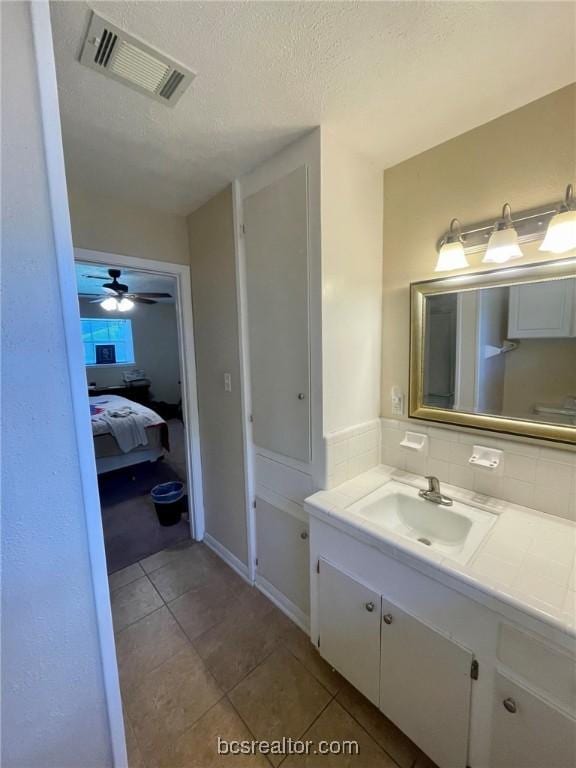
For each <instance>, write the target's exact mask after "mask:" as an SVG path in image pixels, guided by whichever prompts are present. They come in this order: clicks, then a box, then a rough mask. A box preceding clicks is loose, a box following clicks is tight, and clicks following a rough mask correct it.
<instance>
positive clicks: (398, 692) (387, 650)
mask: <svg viewBox="0 0 576 768" xmlns="http://www.w3.org/2000/svg"><path fill="white" fill-rule="evenodd" d="M381 627H382V642H381V657H380V709H381V710H382V712H384V714H385V715H386V716H387V717H388V718H389V719H390V720H392V722H394V723H396V725H397V726H398V727H399V728H400V729H401V730H402V731H404V733H405V734H406V735H407V736H409V737H410V738H411V739H412V741H414V742H416V743H417V744H418V745H419V746H420V747H421V748H422V749H423V750H424V752H426V754H427V755H429V757H431V758H432V759H433V760H434V762H435V763H437V764H438V765H441V766H451V767H453V768H456V767H457V766H465V765H466V760H467V755H468V725H469V721H470V694H471V689H472V674H473V669H474V668H473V666H472V664H473V662H474V654H473V653H472V652H471V651H469V650H468V649H466V648H464V647H463V646H461V645H460V644H459V643H456V642H455V641H454V640H451V639H450V638H448V637H446V636H445V635H444V634H442V633H441V632H439V631H438V630H436V629H434V628H433V627H430V626H428V625H427V624H425V623H424V622H422V621H419V620H418V619H416V618H415V617H414V616H411V615H410V614H408V613H406V612H405V611H403V610H402V609H401V608H399V607H398V606H397V605H395V604H394V603H392V602H390V601H389V600H386V598H384V597H383V598H382V624H381ZM433 723H436V724H437V726H436V727H434V726H432V727H431V724H433Z"/></svg>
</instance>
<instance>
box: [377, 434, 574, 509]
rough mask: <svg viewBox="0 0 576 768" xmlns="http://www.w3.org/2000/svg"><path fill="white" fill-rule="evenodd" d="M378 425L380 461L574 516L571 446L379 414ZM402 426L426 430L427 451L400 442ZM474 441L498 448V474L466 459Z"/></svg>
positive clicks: (534, 506)
mask: <svg viewBox="0 0 576 768" xmlns="http://www.w3.org/2000/svg"><path fill="white" fill-rule="evenodd" d="M381 425H382V433H381V445H382V452H381V456H382V463H383V464H388V465H390V466H393V467H396V468H398V469H403V470H405V471H407V472H413V473H414V474H417V475H435V476H436V477H438V478H439V479H440V480H441V481H442V482H445V483H449V484H450V485H456V486H458V487H460V488H465V489H467V490H470V491H474V492H476V493H479V494H483V495H486V496H494V497H496V498H499V499H504V500H505V501H509V502H511V503H513V504H520V505H521V506H524V507H530V508H533V509H538V510H540V511H541V512H546V513H547V514H550V515H557V516H558V517H563V518H566V519H569V520H575V521H576V451H573V450H562V449H558V448H548V447H547V446H545V445H538V444H534V445H533V444H529V443H525V442H521V441H516V440H513V439H503V438H498V437H494V436H491V435H485V434H483V433H481V432H474V433H468V432H463V431H461V430H456V429H449V428H443V427H438V426H428V425H427V424H425V423H418V422H414V421H410V422H408V421H395V420H391V419H382V420H381ZM407 429H409V430H410V431H412V432H421V433H423V434H427V435H428V437H429V439H430V450H429V453H428V456H423V455H421V454H418V453H416V452H414V451H410V450H409V449H406V448H402V447H401V446H400V442H401V441H402V439H403V438H404V433H405V431H406V430H407ZM473 445H482V446H486V447H491V448H496V449H498V450H500V451H503V454H504V455H503V457H502V463H503V467H502V470H503V471H502V474H501V475H496V474H495V473H494V472H492V471H491V470H489V469H484V468H482V467H472V466H470V464H468V459H469V458H470V456H471V454H472V446H473Z"/></svg>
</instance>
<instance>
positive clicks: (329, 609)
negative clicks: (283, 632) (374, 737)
mask: <svg viewBox="0 0 576 768" xmlns="http://www.w3.org/2000/svg"><path fill="white" fill-rule="evenodd" d="M308 510H309V512H310V557H311V562H310V579H311V582H310V587H311V616H310V620H311V633H310V636H311V640H312V642H313V643H315V644H317V646H318V649H319V652H320V654H321V656H323V657H324V658H325V659H326V661H327V662H328V663H329V664H331V665H332V666H333V667H334V668H335V669H337V670H338V672H340V673H341V674H342V675H343V676H344V677H345V678H346V679H347V680H349V681H350V683H352V685H354V686H355V687H356V688H357V689H358V690H359V691H360V692H361V693H363V694H364V695H365V696H366V697H367V698H368V699H369V700H370V701H372V702H373V703H374V704H375V705H376V706H378V707H379V709H380V710H381V711H382V712H383V713H384V714H385V715H386V716H387V717H388V718H389V719H390V720H391V721H392V722H393V723H395V724H396V725H397V726H398V727H399V728H400V729H401V730H402V731H403V732H404V733H405V734H406V735H407V736H408V737H409V738H410V739H412V741H413V742H414V743H415V744H416V745H417V746H418V747H420V749H422V750H423V752H425V753H426V754H427V755H428V756H429V757H430V758H431V759H432V760H433V761H434V762H435V763H436V764H437V765H438V766H439V768H575V766H576V719H575V717H576V666H575V664H574V660H575V659H574V643H573V640H572V639H571V637H569V636H567V635H565V634H563V633H562V632H561V631H559V630H557V629H556V628H554V627H551V626H549V625H548V624H546V623H545V622H541V621H537V620H535V619H534V618H533V617H530V616H528V614H526V615H524V614H523V613H522V611H521V609H519V608H518V609H516V608H515V609H514V610H512V611H511V612H509V609H508V608H507V607H504V609H503V611H502V612H501V611H500V610H499V608H498V605H497V604H496V602H495V601H494V600H491V601H490V605H486V604H484V602H483V601H482V600H477V599H475V598H474V595H473V591H474V590H473V589H471V588H470V585H469V584H464V585H463V586H462V587H461V588H460V586H459V583H458V581H457V577H453V576H450V577H449V578H446V577H445V575H444V574H443V572H442V570H441V569H439V568H438V566H437V565H436V563H435V561H434V560H432V559H431V560H428V561H423V560H421V559H419V558H417V557H415V556H414V555H412V554H411V553H410V552H407V551H402V550H400V549H399V548H398V547H397V546H396V545H395V544H389V543H387V542H386V541H384V540H382V539H379V540H378V543H377V544H375V543H373V542H372V538H373V536H372V534H371V533H370V532H368V531H364V530H362V531H359V532H358V534H356V529H355V528H353V527H352V525H349V524H348V523H346V522H344V521H343V520H342V518H341V517H340V516H338V517H336V516H335V515H334V514H333V511H331V510H330V509H328V510H327V511H326V512H322V510H320V509H318V508H317V507H315V506H312V505H308Z"/></svg>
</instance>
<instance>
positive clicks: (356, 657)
mask: <svg viewBox="0 0 576 768" xmlns="http://www.w3.org/2000/svg"><path fill="white" fill-rule="evenodd" d="M318 629H319V644H320V654H321V655H322V656H323V657H324V658H325V659H326V661H328V663H329V664H331V665H332V666H333V667H334V669H336V670H338V672H340V674H342V675H343V676H344V677H345V678H346V679H347V680H349V681H350V682H351V683H352V685H353V686H354V687H355V688H357V689H358V690H359V691H360V693H363V694H364V696H366V698H367V699H369V700H370V701H371V702H372V703H373V704H375V705H376V706H378V700H379V690H378V689H379V670H380V595H378V593H377V592H374V591H372V590H371V589H369V588H368V587H366V586H365V585H364V584H362V583H361V582H359V581H357V580H356V579H353V578H352V577H351V576H349V575H348V574H346V573H344V572H343V571H341V570H339V569H338V568H334V566H333V565H330V563H328V562H326V561H325V560H320V561H319V563H318Z"/></svg>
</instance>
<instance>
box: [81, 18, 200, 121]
mask: <svg viewBox="0 0 576 768" xmlns="http://www.w3.org/2000/svg"><path fill="white" fill-rule="evenodd" d="M80 62H81V63H82V64H85V65H86V66H87V67H90V69H95V70H97V71H98V72H101V73H102V74H104V75H107V76H108V77H111V78H113V79H114V80H118V82H120V83H124V85H128V86H129V87H130V88H134V90H136V91H140V93H144V94H146V95H147V96H150V97H151V98H153V99H155V100H156V101H159V102H160V103H162V104H168V105H170V106H172V105H174V104H176V102H177V101H178V99H179V98H180V97H181V96H182V94H183V93H184V91H185V90H186V88H188V86H189V85H190V83H191V82H192V80H194V78H195V77H196V74H195V73H194V72H192V71H191V70H190V69H187V68H186V67H183V66H182V65H181V64H179V63H178V62H176V61H173V60H172V59H169V58H168V56H165V55H164V54H163V53H160V52H159V51H156V50H155V49H154V48H151V47H150V46H149V45H146V43H143V42H142V41H141V40H139V39H138V38H137V37H134V36H133V35H129V34H128V33H127V32H124V31H123V30H121V29H120V28H119V27H116V26H115V25H114V24H111V23H110V22H109V21H106V19H103V18H102V17H101V16H97V15H96V14H95V13H94V12H93V13H92V18H91V19H90V25H89V27H88V31H87V33H86V38H85V40H84V45H83V47H82V53H81V54H80Z"/></svg>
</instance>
